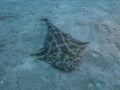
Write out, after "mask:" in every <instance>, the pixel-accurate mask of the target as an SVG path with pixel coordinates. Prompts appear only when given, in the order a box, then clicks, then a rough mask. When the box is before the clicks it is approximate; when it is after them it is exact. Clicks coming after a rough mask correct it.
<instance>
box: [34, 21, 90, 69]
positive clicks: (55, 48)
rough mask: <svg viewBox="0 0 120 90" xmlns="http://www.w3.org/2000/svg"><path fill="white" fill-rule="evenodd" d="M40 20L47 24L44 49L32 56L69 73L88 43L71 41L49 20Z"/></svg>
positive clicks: (68, 36) (77, 62)
mask: <svg viewBox="0 0 120 90" xmlns="http://www.w3.org/2000/svg"><path fill="white" fill-rule="evenodd" d="M42 20H43V21H45V22H46V24H47V27H48V33H47V36H46V39H45V42H44V47H43V48H42V49H41V50H40V51H39V53H36V54H34V55H36V56H38V57H39V59H40V60H44V61H47V62H49V63H51V64H52V65H53V66H55V67H56V68H59V69H61V70H64V71H71V70H74V69H76V68H77V67H78V66H79V63H80V57H81V55H82V53H83V51H84V49H85V48H86V46H87V44H88V43H89V42H80V41H78V40H76V39H73V38H72V37H71V36H70V35H69V34H66V33H63V32H62V31H60V30H59V29H58V28H56V27H55V26H54V25H53V24H52V23H51V21H50V20H49V19H42Z"/></svg>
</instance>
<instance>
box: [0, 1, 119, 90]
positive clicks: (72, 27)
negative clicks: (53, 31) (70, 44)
mask: <svg viewBox="0 0 120 90" xmlns="http://www.w3.org/2000/svg"><path fill="white" fill-rule="evenodd" d="M119 16H120V0H0V90H120V30H119V29H120V18H119ZM44 17H49V18H50V20H51V21H52V22H53V23H54V24H55V26H56V27H58V28H59V29H60V30H61V31H63V32H66V33H69V34H70V35H71V36H72V37H74V38H76V39H78V40H82V41H90V44H89V45H88V47H87V49H86V50H85V53H84V54H83V56H82V58H81V63H80V66H79V69H78V70H75V71H73V72H70V73H65V72H61V71H59V70H58V69H56V68H54V67H52V66H51V65H50V64H48V63H45V62H42V61H40V60H38V59H37V58H35V57H32V56H30V53H34V52H36V51H37V50H39V49H40V48H42V47H43V43H44V39H45V37H46V33H47V28H46V26H45V25H44V23H42V22H40V19H41V18H44Z"/></svg>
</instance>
